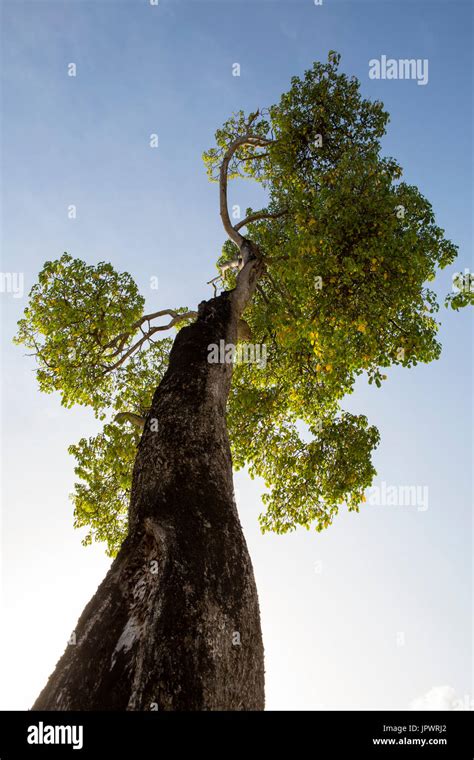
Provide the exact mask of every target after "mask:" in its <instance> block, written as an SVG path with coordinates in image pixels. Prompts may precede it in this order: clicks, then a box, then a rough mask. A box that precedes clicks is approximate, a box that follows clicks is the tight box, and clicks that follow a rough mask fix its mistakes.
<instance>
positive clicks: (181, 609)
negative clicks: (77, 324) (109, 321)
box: [33, 261, 264, 710]
mask: <svg viewBox="0 0 474 760" xmlns="http://www.w3.org/2000/svg"><path fill="white" fill-rule="evenodd" d="M258 266H259V264H258V262H257V263H256V262H255V261H253V262H252V261H251V262H249V263H247V264H246V266H245V267H244V268H243V270H242V271H241V272H240V274H239V277H238V284H237V287H236V289H235V290H234V291H230V292H224V293H223V294H221V295H220V296H219V297H218V298H214V299H212V300H210V301H206V302H204V303H202V304H201V305H200V307H199V315H198V318H197V320H196V322H194V323H193V324H192V325H190V326H188V327H184V328H183V329H182V330H180V332H179V333H178V335H177V337H176V340H175V342H174V345H173V348H172V351H171V354H170V363H169V367H168V370H167V372H166V375H165V376H164V378H163V380H162V382H161V383H160V385H159V387H158V388H157V390H156V392H155V395H154V398H153V403H152V407H151V410H150V412H149V414H148V417H147V419H146V421H145V427H144V432H143V435H142V439H141V442H140V445H139V450H138V454H137V458H136V461H135V467H134V474H133V485H132V494H131V501H130V514H129V517H130V525H129V534H128V537H127V539H126V540H125V541H124V543H123V545H122V548H121V549H120V552H119V554H118V556H117V558H116V559H115V560H114V562H113V564H112V566H111V568H110V570H109V572H108V574H107V576H106V578H105V580H104V581H103V582H102V584H101V585H100V586H99V588H98V590H97V592H96V594H95V595H94V597H93V598H92V599H91V601H90V602H89V604H88V605H87V606H86V608H85V610H84V612H83V614H82V615H81V617H80V619H79V622H78V624H77V626H76V629H75V639H76V643H75V644H69V645H68V647H67V649H66V651H65V653H64V655H63V656H62V658H61V659H60V660H59V662H58V664H57V666H56V669H55V671H54V673H53V674H52V675H51V677H50V678H49V681H48V683H47V684H46V686H45V688H44V689H43V691H42V692H41V694H40V695H39V697H38V699H37V700H36V702H35V704H34V706H33V709H34V710H156V709H158V710H262V709H263V707H264V664H263V645H262V636H261V629H260V616H259V608H258V599H257V591H256V587H255V580H254V576H253V570H252V565H251V561H250V557H249V554H248V551H247V547H246V544H245V539H244V536H243V533H242V529H241V526H240V522H239V518H238V514H237V509H236V505H235V500H234V494H233V483H232V462H231V455H230V448H229V441H228V437H227V430H226V421H225V413H226V401H227V396H228V392H229V388H230V382H231V373H232V367H231V365H230V364H210V363H209V362H208V346H209V345H210V344H217V345H219V341H220V340H222V339H224V340H225V341H226V342H227V343H235V342H236V340H237V324H238V320H239V317H240V314H241V313H242V310H243V308H244V306H245V303H246V302H247V301H248V298H249V297H250V295H251V292H252V290H253V287H254V285H255V281H256V277H257V274H258V273H257V270H258Z"/></svg>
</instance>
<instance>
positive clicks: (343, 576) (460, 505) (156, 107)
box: [0, 0, 474, 709]
mask: <svg viewBox="0 0 474 760" xmlns="http://www.w3.org/2000/svg"><path fill="white" fill-rule="evenodd" d="M330 49H334V50H337V51H338V52H340V53H341V54H342V61H341V67H342V69H343V70H344V71H346V72H347V73H348V74H351V75H352V74H355V75H356V76H358V77H359V79H360V80H361V87H362V91H363V93H364V95H365V96H368V97H372V98H376V99H380V100H382V101H383V102H384V104H385V106H386V108H387V110H388V111H389V112H390V114H391V121H390V124H389V129H388V134H387V136H386V138H385V140H384V143H383V145H384V152H386V153H387V154H389V155H393V156H395V157H396V158H397V159H398V160H399V161H400V163H401V165H402V166H403V167H404V169H405V173H404V178H405V180H407V181H409V182H413V183H414V184H417V185H418V186H419V188H420V189H421V191H422V192H423V193H424V194H425V195H426V196H427V197H428V198H429V199H430V201H431V202H432V204H433V206H434V209H435V212H436V215H437V221H438V223H439V224H440V225H441V226H442V227H444V228H445V229H446V234H447V236H448V237H450V238H451V239H452V240H453V241H454V242H455V243H456V244H458V245H459V249H460V257H459V260H458V263H457V265H456V266H455V267H452V268H450V269H449V270H445V272H444V273H442V274H441V275H440V276H439V278H438V280H437V282H436V289H437V291H438V292H439V294H440V297H443V296H444V294H446V293H447V292H449V290H450V288H451V276H452V274H453V272H454V271H457V270H463V269H464V268H465V267H471V269H472V268H473V264H472V259H471V252H472V218H473V214H472V210H473V204H472V200H473V198H472V134H473V133H472V6H471V4H470V3H459V2H449V3H446V2H442V1H441V0H439V2H436V1H435V2H433V1H431V2H408V1H407V2H395V1H394V0H385V1H382V2H375V0H374V1H372V2H358V3H349V2H347V3H346V2H338V1H337V0H324V2H323V5H322V6H315V5H314V3H313V2H312V0H301V2H298V1H295V0H292V1H289V0H285V2H273V0H265V1H264V0H253V2H235V0H228V1H226V2H221V1H220V2H217V1H214V2H202V1H201V0H193V1H192V2H191V1H189V2H179V1H178V0H169V1H167V0H160V2H159V5H158V6H157V7H153V6H150V4H149V2H148V0H143V1H140V2H139V1H137V2H131V1H128V0H127V1H125V2H115V0H114V1H113V2H112V0H110V1H105V0H94V2H88V1H84V0H77V1H74V0H68V2H62V1H61V0H56V1H54V2H49V1H48V0H40V1H39V2H22V0H18V1H17V2H4V3H3V7H2V71H3V87H2V112H3V116H4V118H3V130H2V155H1V168H2V176H3V183H2V204H1V211H2V238H1V242H2V271H4V272H13V271H14V272H23V273H24V277H25V291H26V293H27V292H28V290H29V288H30V287H31V285H32V284H33V282H34V281H35V278H36V276H37V273H38V271H39V269H40V268H41V266H42V264H43V262H44V261H45V260H46V259H52V258H56V257H58V256H59V255H61V253H62V252H63V251H65V250H67V251H68V252H69V253H71V254H72V255H73V256H76V257H79V258H82V259H85V260H86V261H88V262H90V263H93V262H97V261H100V260H108V261H111V262H112V263H113V264H114V266H115V267H116V268H117V269H119V270H127V271H129V272H131V273H132V274H133V276H134V277H135V279H136V281H137V282H138V284H139V285H140V287H141V289H142V292H143V294H144V295H145V296H146V297H147V304H148V305H150V306H152V305H153V306H155V307H156V308H164V307H168V306H171V307H172V306H178V305H187V306H189V307H195V305H196V304H197V303H198V302H199V301H200V300H202V299H203V298H206V297H209V296H210V295H211V292H210V289H209V286H208V285H206V282H207V281H208V280H209V279H210V278H211V277H213V276H214V274H215V268H214V262H215V260H216V258H217V256H218V255H219V252H220V247H221V245H222V242H223V240H224V235H223V230H222V229H221V226H220V220H219V216H218V207H217V193H216V187H215V186H214V185H212V184H210V183H208V181H207V178H206V175H205V171H204V167H203V164H202V160H201V154H202V151H203V150H204V149H206V148H208V147H209V146H210V145H211V144H212V139H213V134H214V131H215V129H216V128H217V127H219V126H220V125H221V124H222V122H223V121H224V120H225V119H226V118H227V117H228V116H229V115H230V114H231V113H232V112H233V111H235V110H238V109H240V108H242V109H244V110H246V111H250V110H254V109H255V108H256V107H258V106H260V107H261V106H266V105H270V104H272V103H273V102H275V101H276V100H277V99H278V98H279V96H280V94H281V92H283V91H284V90H285V89H287V88H288V86H289V81H290V78H291V76H293V75H295V74H296V75H300V74H302V73H303V72H304V70H305V68H308V67H309V66H310V65H311V63H312V62H313V61H314V60H325V59H326V57H327V52H328V50H330ZM381 55H387V56H388V57H393V58H396V59H398V58H417V59H418V58H421V59H425V58H426V59H428V61H429V81H428V84H427V85H426V86H419V85H417V83H416V81H407V80H403V81H388V80H371V79H369V76H368V70H369V66H368V62H369V60H370V59H372V58H379V57H380V56H381ZM71 62H74V63H75V64H76V67H77V75H76V77H69V76H68V75H67V67H68V64H69V63H71ZM233 63H239V64H240V66H241V75H240V77H234V76H232V64H233ZM152 133H157V134H158V136H159V147H158V148H157V149H152V148H150V146H149V139H150V134H152ZM260 197H261V196H260V194H259V191H258V190H257V189H256V188H254V187H252V185H251V184H250V183H248V182H244V183H240V184H236V185H235V187H233V188H232V191H231V201H232V202H233V203H239V204H240V205H241V206H242V208H243V209H245V207H246V206H247V205H254V206H255V207H257V205H258V203H259V199H260ZM70 204H74V205H75V206H76V208H77V218H76V219H74V220H71V219H69V218H68V214H67V209H68V206H69V205H70ZM153 276H157V277H158V279H159V290H158V291H154V290H152V289H151V288H150V278H151V277H153ZM0 298H1V306H2V315H3V320H2V323H3V342H2V343H3V351H2V373H1V377H2V384H3V388H2V401H3V415H2V416H3V430H2V447H3V462H4V466H3V503H2V533H3V547H2V548H3V551H2V558H3V589H4V600H3V601H4V611H5V615H6V621H7V624H6V625H4V626H3V628H4V636H5V640H6V644H7V645H8V646H9V647H10V649H9V650H8V651H9V658H8V662H7V663H6V665H5V668H6V669H5V673H6V679H5V681H6V683H7V687H6V688H4V689H3V694H2V697H1V699H2V701H1V705H2V707H12V708H13V707H20V708H26V707H29V706H30V704H31V703H32V701H33V699H34V698H35V696H36V694H37V692H38V691H39V689H40V688H41V687H42V685H43V682H44V680H45V678H46V677H47V675H48V674H49V673H50V672H51V670H52V668H53V667H54V664H55V662H56V660H57V658H58V657H59V655H60V654H61V653H62V651H63V648H64V646H65V643H66V640H67V638H68V636H69V634H70V632H71V630H72V629H73V628H74V625H75V623H76V620H77V617H78V616H79V614H80V613H81V611H82V608H83V606H84V604H85V603H86V602H87V601H88V599H89V597H90V596H91V595H92V594H93V592H94V591H95V589H96V587H97V585H98V584H99V582H100V581H101V580H102V578H103V576H104V574H105V572H106V568H107V566H108V560H107V558H106V557H105V556H104V553H103V550H102V548H101V547H93V548H88V549H85V548H83V547H81V545H80V535H79V534H78V532H77V531H74V530H73V528H72V505H71V503H70V502H69V501H68V493H69V492H70V491H71V488H72V484H73V480H74V475H73V461H72V459H71V458H70V457H69V456H68V454H67V450H66V449H67V446H68V445H69V444H70V443H74V442H75V441H77V440H78V439H79V438H80V437H81V436H84V435H87V436H88V435H92V434H94V432H95V430H96V429H97V424H96V422H95V421H94V420H93V418H92V415H91V414H90V413H89V412H88V410H84V409H73V410H64V409H62V408H61V407H60V404H59V400H58V398H56V397H54V396H44V395H41V394H40V393H39V392H38V390H37V388H36V385H35V379H34V374H33V372H32V369H33V363H32V360H31V359H27V358H25V357H24V355H23V353H24V352H23V351H22V349H21V348H18V347H14V346H12V344H11V341H10V338H11V336H12V335H13V334H14V332H15V323H16V320H17V319H18V318H19V317H20V316H21V312H22V310H23V308H24V307H25V305H26V294H25V296H24V297H23V298H13V297H12V295H11V294H8V293H2V294H1V295H0ZM440 318H441V320H442V328H441V331H440V339H441V341H442V343H443V346H444V351H443V354H442V358H441V359H440V360H439V361H438V362H435V363H433V364H431V365H426V366H425V365H423V366H418V367H417V368H415V369H413V370H410V371H408V370H401V369H394V370H392V371H390V372H389V380H388V381H387V383H385V384H384V386H383V387H382V388H381V389H380V390H376V389H373V388H371V387H368V386H367V385H366V384H365V383H364V382H359V383H358V386H357V390H356V393H355V394H354V395H353V396H351V397H350V400H348V401H347V403H346V408H348V409H350V410H351V411H357V412H362V413H365V414H367V416H368V417H369V419H370V422H371V423H373V424H375V425H377V426H378V427H379V429H380V432H381V443H380V446H379V448H378V450H377V452H376V455H375V463H376V467H377V470H378V476H377V480H376V482H377V483H380V482H381V481H385V482H386V483H388V484H394V485H420V486H421V485H427V486H428V488H429V508H428V509H427V510H426V511H419V510H417V509H416V508H413V507H372V506H370V505H368V506H367V507H366V508H365V509H364V510H363V511H362V512H361V513H360V514H358V515H357V514H347V513H345V512H344V511H342V512H341V514H340V515H339V516H338V518H337V519H336V520H335V523H334V525H333V526H332V527H331V528H330V529H329V530H328V531H326V532H324V533H322V534H316V533H313V532H310V533H307V532H306V531H298V532H296V533H295V534H291V535H287V536H269V535H265V536H261V534H260V533H259V530H258V524H257V515H258V513H259V511H260V509H261V505H260V495H261V493H262V484H261V483H259V482H252V481H250V479H249V478H248V477H247V475H246V474H245V473H239V474H238V475H237V476H236V486H237V489H238V494H237V498H238V503H239V508H240V514H241V519H242V523H243V526H244V530H245V533H246V537H247V540H248V543H249V547H250V551H251V554H252V558H253V562H254V567H255V573H256V577H257V583H258V587H259V593H260V604H261V609H262V623H263V629H264V639H265V646H266V670H267V703H268V707H269V708H276V709H280V708H287V709H296V708H302V709H320V708H342V709H374V708H389V709H390V708H393V709H395V708H405V707H408V705H409V704H410V702H411V701H412V700H414V699H416V698H418V697H420V696H421V695H423V694H425V693H427V692H429V690H430V689H432V688H433V687H435V686H449V687H452V688H453V689H454V690H455V692H456V693H457V694H458V695H459V697H460V698H462V697H463V696H464V695H466V694H467V695H469V696H470V698H472V696H473V691H474V690H473V685H472V565H471V555H472V504H471V501H472V481H471V471H472V332H471V324H470V314H469V313H468V312H467V311H464V312H461V313H457V314H456V313H454V312H448V311H446V310H444V309H441V311H440ZM400 634H403V636H402V637H400ZM401 641H403V642H404V643H400V642H401Z"/></svg>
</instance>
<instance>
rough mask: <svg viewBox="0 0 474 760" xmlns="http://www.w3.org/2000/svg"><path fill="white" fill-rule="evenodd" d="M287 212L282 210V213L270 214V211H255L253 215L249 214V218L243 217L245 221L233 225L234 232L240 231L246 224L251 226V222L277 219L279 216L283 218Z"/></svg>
mask: <svg viewBox="0 0 474 760" xmlns="http://www.w3.org/2000/svg"><path fill="white" fill-rule="evenodd" d="M287 213H288V211H287V210H286V209H284V210H283V211H277V212H275V213H273V214H272V213H271V212H270V211H256V212H255V214H249V216H247V217H245V219H242V221H241V222H239V223H238V224H236V225H235V227H234V229H235V230H237V231H238V230H240V229H241V228H242V227H245V226H246V225H247V224H251V223H252V222H257V221H258V220H259V219H279V218H280V217H281V216H285V214H287Z"/></svg>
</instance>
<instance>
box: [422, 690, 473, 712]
mask: <svg viewBox="0 0 474 760" xmlns="http://www.w3.org/2000/svg"><path fill="white" fill-rule="evenodd" d="M473 702H474V700H473V699H471V698H470V697H469V695H468V694H465V695H464V697H461V698H460V697H458V695H457V694H456V691H455V690H454V689H453V687H452V686H433V688H432V689H430V690H429V691H427V692H426V694H423V696H422V697H417V698H416V699H414V700H413V701H412V702H410V710H472V709H473V706H474V705H473Z"/></svg>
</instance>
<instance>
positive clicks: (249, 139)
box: [219, 112, 273, 248]
mask: <svg viewBox="0 0 474 760" xmlns="http://www.w3.org/2000/svg"><path fill="white" fill-rule="evenodd" d="M257 115H258V112H257V114H252V116H251V117H250V118H249V121H248V123H247V124H248V126H250V124H251V123H252V121H253V120H254V119H255V118H256V116H257ZM272 142H273V140H267V139H266V138H264V137H258V135H252V133H247V134H245V135H241V136H240V137H237V138H236V139H235V140H234V141H233V142H232V143H231V144H230V145H229V147H228V148H227V150H226V152H225V154H224V158H223V159H222V164H221V168H220V173H219V199H220V215H221V219H222V224H223V225H224V229H225V231H226V232H227V234H228V236H229V238H230V239H231V240H232V241H233V242H234V243H235V245H236V246H237V248H240V247H241V246H242V244H243V242H244V239H245V238H244V237H243V236H242V235H241V234H240V232H239V231H238V229H237V227H234V226H233V224H232V222H231V221H230V216H229V208H228V203H227V184H228V173H229V164H230V162H231V160H232V157H233V156H234V154H235V152H236V151H237V150H238V149H239V148H241V147H242V146H243V145H253V146H255V147H261V146H264V145H270V144H271V143H272ZM240 226H242V225H240Z"/></svg>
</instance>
